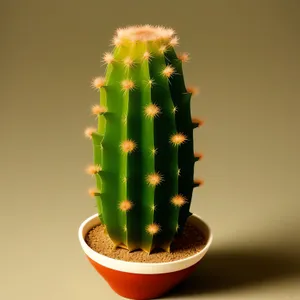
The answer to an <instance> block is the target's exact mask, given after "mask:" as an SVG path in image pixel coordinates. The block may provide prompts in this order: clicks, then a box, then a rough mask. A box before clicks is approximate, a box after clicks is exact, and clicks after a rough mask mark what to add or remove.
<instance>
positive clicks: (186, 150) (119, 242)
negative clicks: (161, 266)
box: [85, 25, 202, 253]
mask: <svg viewBox="0 0 300 300" xmlns="http://www.w3.org/2000/svg"><path fill="white" fill-rule="evenodd" d="M113 44H114V50H113V51H112V52H106V53H105V54H104V55H103V62H104V63H105V64H106V65H107V67H106V75H105V77H97V78H95V79H94V80H93V86H94V88H95V89H97V90H99V91H100V98H101V104H100V105H94V106H93V107H92V114H93V115H95V116H96V117H97V119H98V127H97V128H87V129H86V131H85V135H86V136H87V137H89V138H91V139H92V141H93V152H94V162H93V163H94V164H93V165H91V166H90V167H88V169H87V172H88V173H89V174H91V175H93V176H94V177H95V178H96V187H97V188H96V189H93V190H90V191H89V193H90V195H91V196H94V197H95V198H96V202H97V208H98V212H99V217H100V220H101V222H102V223H103V224H104V225H105V226H106V230H107V233H108V234H109V236H110V238H111V239H112V241H113V242H114V243H115V245H116V246H120V247H123V248H126V249H128V250H129V251H133V250H136V249H142V250H144V251H146V252H148V253H151V251H152V250H153V249H155V248H162V249H164V250H165V251H170V246H171V243H172V241H173V239H174V236H175V235H176V234H177V233H178V232H180V230H181V229H182V228H183V227H184V224H185V222H186V220H187V218H188V217H189V216H190V214H191V213H190V211H189V210H190V204H191V198H192V193H193V189H194V188H195V187H197V186H199V185H201V184H202V182H201V181H200V180H194V164H195V162H197V161H198V160H200V158H201V155H200V154H194V149H193V147H194V145H193V130H194V129H195V128H197V127H199V126H200V125H202V121H201V120H199V119H192V117H191V111H190V101H191V96H192V94H195V93H196V90H195V89H193V90H191V89H190V90H188V89H187V88H186V86H185V83H184V77H183V71H182V64H183V63H185V62H187V61H189V55H188V54H187V53H182V54H178V55H177V54H176V52H175V49H174V47H175V46H176V45H177V44H178V38H177V36H176V35H175V32H174V30H172V29H168V28H163V27H154V26H150V25H145V26H137V27H135V26H132V27H127V28H121V29H118V30H117V32H116V35H115V36H114V38H113Z"/></svg>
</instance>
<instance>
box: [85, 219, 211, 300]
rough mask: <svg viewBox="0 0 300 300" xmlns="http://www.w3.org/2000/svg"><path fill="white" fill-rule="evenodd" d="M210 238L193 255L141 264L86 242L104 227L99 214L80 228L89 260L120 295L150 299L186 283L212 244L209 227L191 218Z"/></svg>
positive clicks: (140, 299) (137, 299) (142, 299)
mask: <svg viewBox="0 0 300 300" xmlns="http://www.w3.org/2000/svg"><path fill="white" fill-rule="evenodd" d="M189 221H190V222H192V223H193V224H194V225H195V226H196V227H198V228H199V230H200V231H201V232H202V233H203V234H204V235H205V236H206V240H207V243H206V246H205V247H204V248H203V249H202V250H201V251H200V252H198V253H196V254H194V255H193V256H190V257H187V258H184V259H180V260H176V261H172V262H167V263H139V262H128V261H123V260H117V259H113V258H110V257H107V256H105V255H102V254H99V253H97V252H95V251H94V250H92V249H91V248H90V247H89V246H88V245H87V244H86V242H85V236H86V234H87V233H88V232H89V230H90V229H92V228H93V227H95V226H97V225H99V224H100V220H99V218H98V215H97V214H95V215H93V216H91V217H90V218H88V219H86V220H85V221H84V222H83V223H82V224H81V226H80V228H79V241H80V244H81V247H82V249H83V251H84V252H85V254H86V255H87V258H88V259H89V261H90V262H91V264H92V265H93V267H94V268H95V269H96V270H97V271H98V273H99V274H100V275H101V276H102V277H103V278H104V279H105V280H106V281H107V282H108V284H109V285H110V286H111V288H112V289H113V290H114V291H115V292H116V293H117V294H119V295H120V296H122V297H125V298H128V299H136V300H146V299H153V298H157V297H159V296H162V295H163V294H165V293H166V292H168V291H169V290H171V289H172V288H173V287H174V286H175V285H177V284H178V283H179V282H181V281H182V280H184V279H185V278H186V277H187V276H188V275H189V274H190V273H191V272H193V270H194V269H195V268H196V266H197V264H198V263H199V261H200V260H201V258H202V257H203V256H204V255H205V253H206V252H207V250H208V248H209V247H210V245H211V242H212V234H211V230H210V228H209V227H208V225H207V224H206V223H205V222H204V221H202V220H201V219H200V218H199V217H198V216H196V215H192V216H190V219H189Z"/></svg>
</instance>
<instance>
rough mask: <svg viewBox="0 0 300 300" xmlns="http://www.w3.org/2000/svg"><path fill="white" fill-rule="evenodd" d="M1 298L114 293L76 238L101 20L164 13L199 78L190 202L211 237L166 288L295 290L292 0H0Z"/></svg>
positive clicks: (297, 20)
mask: <svg viewBox="0 0 300 300" xmlns="http://www.w3.org/2000/svg"><path fill="white" fill-rule="evenodd" d="M0 12H1V17H0V22H1V24H0V32H1V47H0V70H1V71H0V72H1V80H0V83H1V85H0V100H1V107H0V108H1V119H0V122H1V127H0V133H1V147H0V170H1V174H0V182H1V197H0V215H1V219H0V222H1V224H0V225H1V226H0V228H1V229H0V234H1V242H0V243H1V246H0V249H1V250H0V253H1V256H0V263H1V265H0V266H1V267H0V299H3V300H17V299H23V300H37V299H43V300H54V299H55V300H62V299H63V300H66V299H72V300H82V299H104V300H106V299H119V297H118V296H116V295H115V294H114V293H113V292H112V291H111V290H110V289H109V288H108V286H107V285H106V283H105V282H104V281H103V280H102V279H101V278H100V277H99V276H98V275H97V274H96V272H95V271H94V270H93V269H92V268H91V267H90V266H89V265H88V262H87V261H86V260H85V258H84V256H83V253H82V251H81V249H80V246H79V243H78V241H77V228H78V226H79V224H80V222H81V221H82V220H83V219H85V218H86V217H88V216H90V215H91V214H93V213H95V212H96V208H95V207H94V201H93V200H92V199H90V198H89V196H88V195H87V193H86V190H87V189H88V188H89V187H90V186H92V185H93V180H92V179H91V178H89V177H88V176H86V175H85V174H84V172H83V170H84V168H85V166H86V165H87V164H88V163H89V162H90V161H91V159H92V156H91V155H92V152H91V145H90V143H89V142H88V141H86V140H85V139H84V136H83V130H84V128H85V127H86V125H91V124H93V122H94V120H93V118H92V117H90V115H89V114H90V112H89V109H90V106H91V105H92V104H94V103H96V102H97V101H98V95H97V93H96V92H93V91H92V90H91V89H90V80H91V78H92V77H94V76H96V75H101V74H102V72H103V71H104V68H103V67H102V68H101V64H100V57H101V54H102V53H103V52H104V51H107V50H108V49H109V47H108V44H109V42H110V39H111V37H112V34H113V31H114V29H115V28H117V27H119V26H124V25H128V24H137V23H151V24H161V25H168V26H171V27H174V28H175V29H176V30H177V32H178V34H179V36H180V37H181V46H180V50H185V51H188V52H190V54H191V57H192V62H191V63H189V64H187V65H186V67H185V75H186V79H187V82H189V83H191V84H198V85H199V86H200V87H201V95H199V96H198V97H197V98H195V99H194V101H193V112H194V115H196V116H199V117H202V118H204V120H205V122H206V123H205V124H206V125H205V127H204V128H202V129H201V130H198V131H197V133H196V135H195V141H196V150H199V151H203V152H204V154H205V158H204V160H203V161H202V162H200V163H198V165H197V169H196V175H197V176H199V177H202V178H204V179H205V185H204V186H203V188H200V189H197V191H196V193H195V195H194V200H193V205H192V211H193V212H195V213H197V214H199V215H201V216H202V217H203V218H204V219H205V220H206V221H207V222H208V223H209V224H210V225H211V227H212V229H213V232H214V236H215V240H214V243H213V246H212V248H211V251H210V253H209V254H208V256H207V257H206V258H205V260H204V261H203V263H202V265H201V266H200V267H199V269H198V270H197V272H196V273H195V274H194V275H193V276H192V277H191V278H190V280H189V281H187V282H186V283H185V284H183V286H181V287H180V288H177V289H176V290H175V291H174V292H173V293H172V294H171V295H170V296H169V297H168V298H166V299H191V298H193V299H203V300H206V299H216V300H226V299H230V300H234V299H246V300H247V299H255V300H260V299H272V300H277V299H280V300H282V299H300V283H299V282H300V240H299V239H300V238H299V237H300V218H299V214H300V191H299V185H300V184H299V179H300V170H299V169H300V159H299V152H300V141H299V133H300V131H299V129H300V125H299V113H300V84H299V78H300V76H299V75H300V71H299V70H300V58H299V53H300V38H299V36H300V1H297V0H295V1H293V0H290V1H287V0H286V1H284V0H282V1H277V0H274V1H264V0H263V1H199V0H198V1H188V0H185V1H176V0H173V1H158V0H157V1H156V0H152V1H147V2H146V1H138V0H136V1H129V0H128V1H105V2H104V1H101V0H98V1H92V0H89V1H71V0H70V1H67V0H60V1H59V0H52V1H44V0H43V1H39V0H27V1H21V0H20V1H17V0H12V1H8V0H7V1H1V7H0Z"/></svg>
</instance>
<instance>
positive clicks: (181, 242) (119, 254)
mask: <svg viewBox="0 0 300 300" xmlns="http://www.w3.org/2000/svg"><path fill="white" fill-rule="evenodd" d="M206 242H207V240H206V238H205V236H204V234H203V233H202V232H201V231H199V229H198V228H196V227H195V226H194V225H193V224H191V223H190V222H187V223H186V225H185V228H184V230H183V233H182V235H181V236H179V237H177V238H176V239H175V240H174V242H173V243H172V245H171V252H170V253H168V252H165V251H162V250H155V251H153V252H152V253H151V255H149V254H147V253H146V252H144V251H141V250H136V251H133V252H129V251H128V250H126V249H123V248H115V246H114V244H113V242H112V241H111V240H110V238H109V236H108V235H107V234H106V233H105V229H104V226H103V225H101V224H100V225H98V226H96V227H94V228H92V229H91V230H90V231H89V232H88V234H87V235H86V243H87V244H88V245H89V247H91V248H92V249H93V250H94V251H96V252H98V253H100V254H103V255H105V256H108V257H111V258H114V259H119V260H124V261H131V262H145V263H160V262H171V261H175V260H179V259H183V258H186V257H189V256H192V255H194V254H196V253H197V252H199V251H201V250H202V249H203V248H204V247H205V245H206Z"/></svg>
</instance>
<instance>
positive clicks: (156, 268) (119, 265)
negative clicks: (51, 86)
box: [78, 214, 213, 274]
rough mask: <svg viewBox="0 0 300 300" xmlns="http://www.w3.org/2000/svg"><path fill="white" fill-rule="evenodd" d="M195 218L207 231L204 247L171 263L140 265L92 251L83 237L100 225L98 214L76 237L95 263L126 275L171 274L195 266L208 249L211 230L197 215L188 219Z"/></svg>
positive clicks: (84, 223) (90, 219)
mask: <svg viewBox="0 0 300 300" xmlns="http://www.w3.org/2000/svg"><path fill="white" fill-rule="evenodd" d="M192 217H194V218H196V219H197V220H196V221H198V222H199V221H200V223H201V225H199V227H200V226H201V227H202V229H203V227H204V228H205V230H206V231H207V243H206V245H205V247H204V248H203V249H202V250H200V251H199V252H197V253H196V254H194V255H192V256H189V257H186V258H183V259H179V260H175V261H171V262H162V263H140V262H129V261H124V260H118V259H114V258H110V257H108V256H105V255H103V254H100V253H98V252H96V251H94V250H93V249H91V248H90V247H89V246H88V245H87V243H86V242H85V236H86V234H87V233H88V231H89V230H91V229H92V228H93V227H95V226H97V225H99V224H100V219H99V217H98V214H94V215H92V216H91V217H89V218H87V219H86V220H85V221H84V222H82V224H81V225H80V227H79V231H78V235H79V241H80V244H81V247H82V249H83V251H84V252H85V254H86V255H87V256H88V257H89V258H91V259H92V260H93V261H95V262H96V263H98V264H100V265H102V266H104V267H107V268H110V269H113V270H116V271H121V272H127V273H135V274H163V273H171V272H176V271H180V270H183V269H186V268H188V267H191V266H193V265H194V264H196V263H197V262H198V261H199V260H200V259H201V258H202V257H203V256H204V255H205V253H206V252H207V250H208V248H209V247H210V245H211V243H212V240H213V235H212V233H211V229H210V228H209V226H208V225H207V224H206V223H205V222H204V221H203V220H202V219H201V218H200V217H199V216H197V215H195V214H193V215H192V216H191V217H190V218H192Z"/></svg>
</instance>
